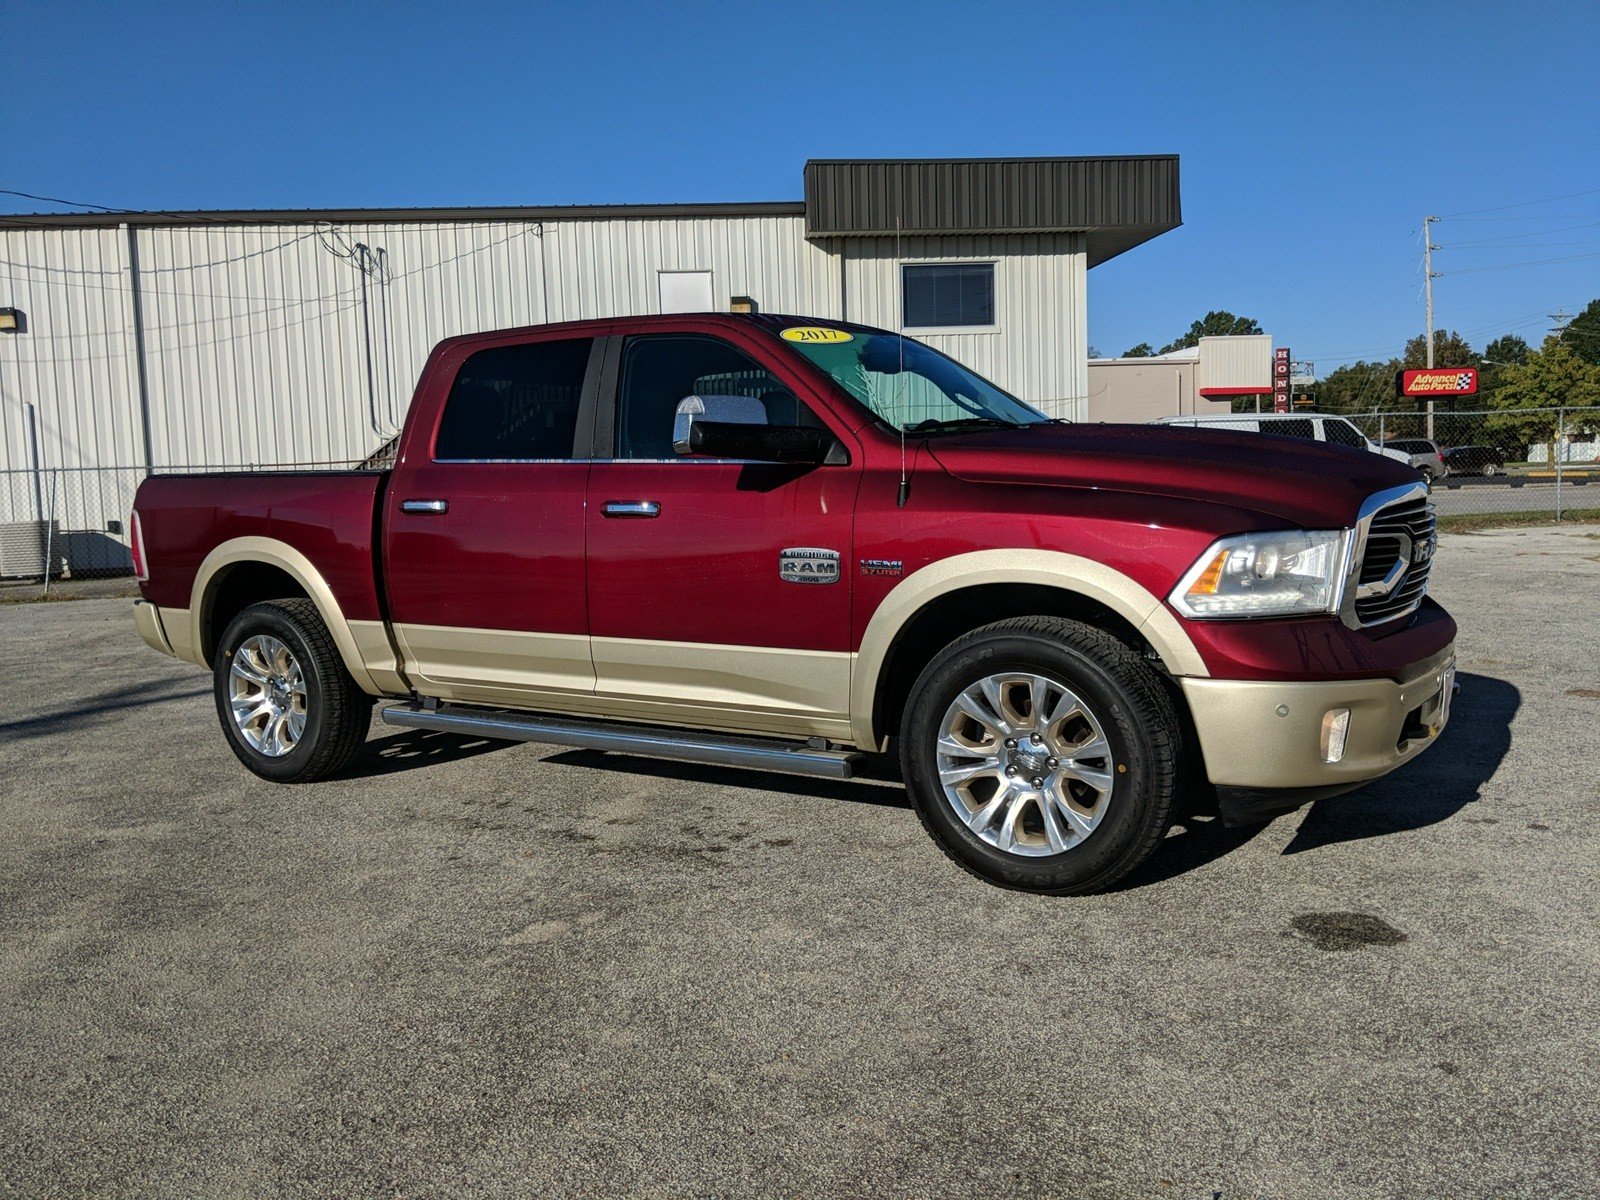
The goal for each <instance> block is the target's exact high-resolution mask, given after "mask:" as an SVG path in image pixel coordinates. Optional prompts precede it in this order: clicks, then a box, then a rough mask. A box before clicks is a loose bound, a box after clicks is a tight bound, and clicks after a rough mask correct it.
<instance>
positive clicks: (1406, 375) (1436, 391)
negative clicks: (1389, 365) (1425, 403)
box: [1394, 367, 1478, 396]
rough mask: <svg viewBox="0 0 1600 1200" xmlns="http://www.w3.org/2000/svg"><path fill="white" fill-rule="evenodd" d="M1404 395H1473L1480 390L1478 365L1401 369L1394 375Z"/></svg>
mask: <svg viewBox="0 0 1600 1200" xmlns="http://www.w3.org/2000/svg"><path fill="white" fill-rule="evenodd" d="M1394 382H1395V387H1396V388H1397V389H1398V390H1399V392H1400V394H1401V395H1402V396H1473V395H1476V394H1477V391H1478V369H1477V368H1476V367H1434V368H1433V369H1432V370H1421V371H1401V372H1400V373H1399V374H1398V375H1396V376H1395V377H1394Z"/></svg>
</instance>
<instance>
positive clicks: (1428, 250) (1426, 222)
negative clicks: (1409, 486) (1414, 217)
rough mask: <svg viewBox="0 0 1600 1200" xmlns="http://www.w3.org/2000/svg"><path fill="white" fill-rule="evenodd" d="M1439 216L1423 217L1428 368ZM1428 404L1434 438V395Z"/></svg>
mask: <svg viewBox="0 0 1600 1200" xmlns="http://www.w3.org/2000/svg"><path fill="white" fill-rule="evenodd" d="M1438 219H1439V218H1438V217H1423V218H1422V278H1423V285H1424V287H1425V288H1426V290H1427V294H1428V363H1427V366H1428V369H1429V370H1430V371H1431V370H1432V369H1433V252H1434V250H1435V249H1437V247H1436V246H1434V244H1433V223H1434V222H1435V221H1437V220H1438ZM1427 404H1428V421H1427V425H1428V431H1427V435H1426V436H1427V438H1428V440H1429V441H1430V442H1431V441H1432V440H1433V397H1432V396H1429V397H1428V400H1427Z"/></svg>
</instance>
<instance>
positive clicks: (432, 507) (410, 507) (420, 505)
mask: <svg viewBox="0 0 1600 1200" xmlns="http://www.w3.org/2000/svg"><path fill="white" fill-rule="evenodd" d="M400 511H401V512H404V513H442V512H449V511H450V501H448V500H402V501H400Z"/></svg>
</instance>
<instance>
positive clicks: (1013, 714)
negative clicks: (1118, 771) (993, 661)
mask: <svg viewBox="0 0 1600 1200" xmlns="http://www.w3.org/2000/svg"><path fill="white" fill-rule="evenodd" d="M936 757H937V765H938V769H939V783H940V786H941V787H942V788H943V789H944V796H945V800H946V801H947V802H948V803H949V805H950V807H951V809H953V810H954V812H955V814H956V817H957V818H958V819H959V820H960V821H961V822H962V823H964V824H965V825H966V826H967V828H968V829H970V830H971V831H972V832H973V833H974V834H976V835H977V836H978V837H979V838H981V839H983V841H985V842H986V843H988V844H989V845H990V846H993V847H994V848H995V849H996V850H1001V851H1004V852H1005V853H1007V854H1016V855H1020V856H1024V857H1028V858H1044V857H1047V856H1049V855H1053V854H1064V853H1065V852H1066V851H1068V850H1071V849H1072V848H1073V847H1074V846H1077V845H1078V844H1080V843H1081V842H1082V841H1083V840H1084V839H1085V838H1087V837H1088V836H1089V835H1090V834H1091V833H1093V832H1094V830H1095V827H1096V826H1097V825H1099V824H1100V821H1101V818H1103V817H1104V816H1105V814H1106V809H1107V807H1108V806H1109V805H1110V803H1111V793H1112V791H1113V789H1114V779H1115V775H1114V771H1115V767H1114V765H1113V759H1112V753H1111V743H1110V742H1109V741H1107V740H1106V735H1105V731H1104V729H1103V728H1102V727H1101V725H1100V721H1099V719H1098V718H1097V717H1096V716H1095V714H1094V713H1093V712H1091V711H1090V709H1089V706H1088V705H1087V704H1085V703H1084V702H1083V701H1082V700H1080V699H1079V698H1078V697H1077V696H1076V695H1074V694H1073V693H1072V691H1071V690H1070V689H1068V688H1067V687H1066V686H1065V685H1063V684H1060V683H1057V682H1056V681H1055V680H1053V679H1048V678H1046V677H1045V676H1043V675H1031V674H1024V673H1021V672H1016V673H1008V674H1004V675H990V676H987V677H985V678H983V679H980V680H978V681H977V682H976V683H974V684H972V685H971V686H970V687H968V688H967V689H966V690H965V691H963V692H962V693H961V694H960V695H958V696H957V697H956V698H955V700H954V701H953V702H952V703H951V705H950V707H949V708H948V709H947V710H946V711H945V714H944V720H943V721H942V722H941V723H940V725H939V742H938V747H937V750H936Z"/></svg>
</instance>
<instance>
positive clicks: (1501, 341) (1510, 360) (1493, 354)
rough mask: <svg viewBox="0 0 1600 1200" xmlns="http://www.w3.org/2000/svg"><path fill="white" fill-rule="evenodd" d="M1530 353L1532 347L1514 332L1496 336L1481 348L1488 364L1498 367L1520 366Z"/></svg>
mask: <svg viewBox="0 0 1600 1200" xmlns="http://www.w3.org/2000/svg"><path fill="white" fill-rule="evenodd" d="M1532 353H1533V347H1532V346H1530V345H1528V343H1527V342H1525V341H1523V340H1522V339H1521V338H1519V337H1518V336H1517V335H1516V334H1514V333H1508V334H1506V335H1505V336H1503V337H1497V338H1495V340H1494V341H1492V342H1490V343H1489V344H1488V345H1487V346H1485V347H1484V348H1483V357H1484V358H1485V359H1488V360H1489V362H1490V365H1492V366H1500V367H1515V366H1520V365H1521V364H1522V363H1525V362H1527V361H1528V355H1530V354H1532ZM1580 357H1581V356H1580Z"/></svg>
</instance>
